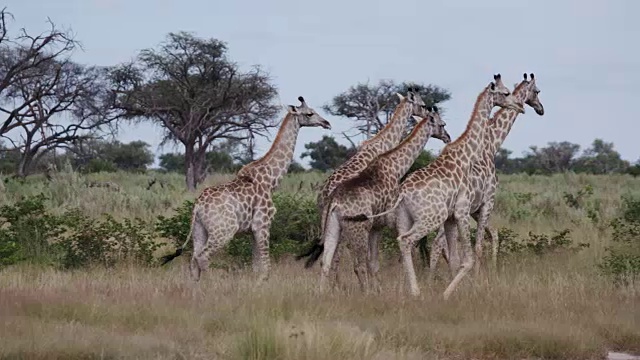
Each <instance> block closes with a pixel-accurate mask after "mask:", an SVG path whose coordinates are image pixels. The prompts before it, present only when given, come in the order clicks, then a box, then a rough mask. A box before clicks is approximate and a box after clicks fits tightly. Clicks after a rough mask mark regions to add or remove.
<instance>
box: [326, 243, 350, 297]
mask: <svg viewBox="0 0 640 360" xmlns="http://www.w3.org/2000/svg"><path fill="white" fill-rule="evenodd" d="M347 250H348V249H347V248H346V247H345V246H340V243H338V245H337V246H336V250H335V252H334V253H333V261H332V262H331V271H330V274H331V275H330V276H331V277H332V279H331V287H332V288H333V289H335V288H336V287H339V286H341V285H342V284H341V283H340V258H341V257H342V254H343V253H344V252H345V251H347Z"/></svg>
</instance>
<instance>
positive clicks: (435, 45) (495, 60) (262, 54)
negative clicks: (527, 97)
mask: <svg viewBox="0 0 640 360" xmlns="http://www.w3.org/2000/svg"><path fill="white" fill-rule="evenodd" d="M7 10H8V11H10V12H12V13H13V14H14V16H15V18H16V21H15V23H14V25H13V26H14V27H15V26H20V27H26V28H27V29H28V30H29V31H41V30H44V29H45V26H46V24H45V20H46V18H47V16H48V17H50V18H51V19H52V20H53V21H54V22H56V23H57V24H58V25H61V26H66V27H70V28H72V29H73V30H74V32H75V33H76V34H77V37H78V39H79V40H81V41H82V43H83V45H84V48H85V50H84V52H78V53H77V54H76V55H75V60H76V61H78V62H81V63H87V64H98V65H111V64H116V63H119V62H123V61H127V60H130V59H131V58H132V57H133V56H134V55H135V54H136V53H137V51H139V50H140V49H143V48H148V47H154V46H156V45H157V44H158V43H159V42H161V41H162V40H164V38H165V35H166V34H167V33H168V32H171V31H180V30H184V31H192V32H195V33H196V34H197V35H198V36H201V37H215V38H217V39H220V40H223V41H226V42H227V43H228V45H229V55H230V56H231V57H232V59H233V60H235V61H237V62H238V63H240V64H241V65H242V66H246V67H248V66H250V65H252V64H261V65H263V66H264V68H265V69H266V70H268V71H270V72H271V74H272V76H273V77H274V79H275V82H276V85H277V86H278V88H279V92H280V101H281V102H282V103H283V104H297V101H296V98H297V97H298V96H299V95H303V96H304V97H305V99H306V100H307V102H308V103H309V104H310V105H311V106H313V107H316V108H317V109H319V108H320V106H321V105H322V104H325V103H327V102H329V101H330V99H331V98H332V96H334V95H336V94H338V93H339V92H341V91H344V90H346V89H347V88H348V87H349V86H351V85H353V84H355V83H357V82H359V81H367V79H369V80H371V81H372V82H377V81H378V80H379V79H383V78H391V79H395V80H396V81H416V82H425V83H432V84H436V85H439V86H442V87H444V88H447V89H448V90H449V91H451V93H452V99H451V100H450V101H448V102H446V103H444V104H443V107H444V108H446V110H447V112H446V118H445V120H446V121H447V123H448V130H449V132H450V133H451V135H452V137H454V138H455V137H457V136H458V135H459V134H460V133H461V132H462V130H463V129H464V127H465V125H466V122H467V121H468V119H469V115H470V111H471V109H472V107H473V103H474V101H475V98H476V96H477V95H478V93H479V91H481V89H482V88H483V87H484V86H485V85H486V84H487V83H488V82H489V81H490V80H491V79H492V74H493V73H496V72H500V73H502V75H503V78H504V80H505V83H506V84H508V85H509V86H511V85H513V84H514V83H516V82H518V81H519V80H520V79H521V76H522V73H523V72H527V73H529V72H533V73H535V75H536V78H537V81H538V86H539V87H540V89H541V90H542V92H541V94H540V98H541V100H542V102H543V104H544V106H545V115H544V116H543V117H539V116H537V115H536V114H535V113H534V112H533V111H532V109H531V108H527V113H526V114H525V115H521V116H520V117H519V118H518V120H517V123H516V125H515V126H514V128H513V130H512V131H511V134H510V135H509V138H507V141H506V142H505V144H504V146H505V147H506V148H508V149H511V150H513V151H514V155H516V156H520V154H521V153H522V152H523V151H526V150H527V149H528V147H529V145H538V146H544V145H545V144H546V143H547V142H549V141H563V140H567V141H570V142H574V143H578V144H580V145H581V146H582V148H583V149H584V148H586V147H587V146H589V145H590V143H591V141H592V140H593V139H594V138H596V137H600V138H603V139H604V140H606V141H612V142H614V143H615V146H616V149H617V150H618V151H619V152H620V153H621V154H622V156H623V157H624V158H625V159H627V160H631V161H635V160H637V159H638V158H639V157H640V149H639V147H638V130H637V129H638V127H637V125H636V121H640V110H639V108H638V103H636V102H638V101H640V91H639V90H638V89H639V88H640V47H638V45H637V42H638V41H639V40H638V39H640V22H639V21H637V15H638V14H640V1H635V0H612V1H602V0H600V1H595V0H575V1H569V0H553V1H550V0H549V1H545V0H537V1H522V0H520V1H514V0H483V1H478V0H458V1H455V0H446V1H445V0H441V1H417V0H415V1H411V0H394V1H391V0H389V1H375V0H350V1H346V0H341V1H338V0H322V1H313V2H305V1H300V0H296V1H293V0H271V1H267V0H264V1H256V0H254V1H241V0H236V1H233V0H229V1H226V2H221V1H205V0H182V1H175V0H155V1H153V0H129V1H125V0H55V1H52V0H9V1H8V4H7ZM283 114H284V113H283ZM327 119H328V120H329V121H330V122H331V123H332V125H333V130H331V131H328V130H323V129H319V128H318V129H316V128H311V129H310V128H303V129H302V130H301V132H300V136H299V137H298V143H297V147H296V155H295V158H296V159H297V160H299V158H298V157H299V155H300V154H301V153H302V152H303V151H304V144H305V143H307V142H310V141H316V140H319V139H320V138H321V137H322V135H325V134H334V135H335V136H336V138H339V141H341V142H344V140H343V139H341V137H340V135H339V134H340V132H341V131H343V130H346V129H348V128H349V127H350V126H351V124H350V121H349V120H348V119H343V118H336V117H330V116H327ZM127 130H129V131H128V132H127V133H126V134H122V135H121V136H120V139H121V140H122V141H131V140H136V139H142V140H145V141H147V142H148V143H150V144H151V145H152V148H153V150H154V151H156V152H167V151H172V150H173V149H172V148H165V149H159V148H158V144H159V140H160V134H161V131H160V130H159V129H154V128H153V127H152V126H149V125H147V126H144V125H143V126H138V127H133V128H131V127H129V128H127ZM258 145H259V150H260V154H262V153H264V151H266V150H267V149H268V146H269V142H267V141H261V142H259V144H258ZM441 147H442V143H441V142H440V141H438V140H435V139H432V140H430V142H429V144H427V148H428V149H435V150H439V149H441ZM303 163H305V164H306V163H307V161H304V162H303Z"/></svg>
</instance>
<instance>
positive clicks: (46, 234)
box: [0, 194, 65, 266]
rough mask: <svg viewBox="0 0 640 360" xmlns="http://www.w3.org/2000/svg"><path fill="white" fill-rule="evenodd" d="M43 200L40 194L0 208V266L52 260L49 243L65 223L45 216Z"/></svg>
mask: <svg viewBox="0 0 640 360" xmlns="http://www.w3.org/2000/svg"><path fill="white" fill-rule="evenodd" d="M45 201H46V198H45V197H44V195H42V194H40V195H36V196H33V197H25V198H23V199H21V200H20V201H18V202H16V203H15V204H14V205H4V206H2V207H0V266H6V265H11V264H15V263H17V262H20V261H25V260H28V261H30V262H34V263H45V264H46V263H51V262H52V261H54V260H55V258H56V255H57V253H56V251H55V249H54V247H53V246H52V243H54V242H55V240H56V239H57V238H58V237H59V236H60V235H61V234H62V233H63V232H64V231H65V227H64V224H65V221H64V219H63V218H62V217H59V216H54V215H51V214H49V213H47V211H46V209H45Z"/></svg>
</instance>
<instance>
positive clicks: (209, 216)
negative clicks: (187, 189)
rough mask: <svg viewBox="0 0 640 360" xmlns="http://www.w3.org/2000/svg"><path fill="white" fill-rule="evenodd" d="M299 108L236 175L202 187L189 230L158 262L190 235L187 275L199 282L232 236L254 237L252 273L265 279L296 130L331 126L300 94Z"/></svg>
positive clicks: (293, 108) (292, 110)
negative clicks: (276, 197) (277, 195)
mask: <svg viewBox="0 0 640 360" xmlns="http://www.w3.org/2000/svg"><path fill="white" fill-rule="evenodd" d="M298 100H299V101H300V106H294V105H289V106H287V114H286V115H285V117H284V120H283V121H282V125H280V130H279V131H278V135H277V136H276V138H275V140H274V141H273V144H272V145H271V148H270V149H269V151H268V152H267V153H266V154H265V155H264V156H263V157H262V158H260V159H258V160H255V161H253V162H251V163H249V164H247V165H245V166H244V167H243V168H242V169H240V170H239V171H238V173H237V174H236V177H235V179H233V180H231V181H230V182H228V183H224V184H219V185H214V186H210V187H207V188H206V189H204V190H203V191H202V193H201V194H200V196H198V198H197V199H196V202H195V205H194V208H193V213H192V217H191V229H190V231H189V234H188V235H187V239H186V241H185V242H184V244H183V245H182V246H181V247H180V248H178V250H177V251H176V252H175V253H174V254H171V255H168V256H166V257H165V258H164V261H163V264H166V263H167V262H169V261H171V260H172V259H173V258H175V257H176V256H178V255H180V254H181V253H182V251H183V249H184V248H185V246H186V245H187V243H188V242H189V239H190V238H191V237H193V256H192V258H191V265H190V270H191V276H192V278H193V279H194V280H195V281H198V280H200V273H201V272H202V271H203V270H206V269H207V268H208V264H209V258H210V257H211V255H212V254H214V253H215V252H217V251H219V250H220V249H222V248H223V247H224V246H225V245H226V244H227V243H228V242H229V241H230V240H231V239H232V238H233V236H234V235H235V234H236V233H239V232H247V231H251V232H252V233H253V237H254V240H253V270H254V271H255V272H258V273H259V280H266V279H267V277H268V273H269V268H270V259H269V228H270V226H271V221H272V219H273V216H274V215H275V213H276V208H275V207H274V205H273V201H272V192H273V191H274V189H276V188H277V187H278V185H279V183H280V180H281V179H282V177H283V176H284V175H285V174H286V173H287V169H288V167H289V165H290V163H291V160H292V159H293V151H294V148H295V144H296V139H297V137H298V132H299V130H300V128H301V127H322V128H324V129H331V124H329V122H328V121H327V120H325V119H324V118H323V117H322V116H320V115H319V114H318V113H317V112H316V111H315V110H314V109H312V108H310V107H309V106H308V105H307V103H306V102H305V100H304V98H303V97H302V96H300V97H298Z"/></svg>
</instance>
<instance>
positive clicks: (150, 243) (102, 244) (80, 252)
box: [58, 211, 159, 268]
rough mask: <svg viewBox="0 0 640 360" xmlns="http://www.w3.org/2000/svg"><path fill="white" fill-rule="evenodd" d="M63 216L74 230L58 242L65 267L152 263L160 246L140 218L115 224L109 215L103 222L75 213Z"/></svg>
mask: <svg viewBox="0 0 640 360" xmlns="http://www.w3.org/2000/svg"><path fill="white" fill-rule="evenodd" d="M65 217H66V219H67V221H72V222H73V224H74V225H73V230H74V231H73V232H72V233H71V234H70V235H69V236H67V237H64V238H63V239H62V240H61V241H60V242H59V243H58V246H59V247H60V248H61V249H62V253H63V256H62V259H61V265H62V266H63V267H64V268H79V267H86V266H96V265H101V266H105V267H112V266H114V265H116V264H118V263H135V264H138V265H147V266H149V265H152V264H154V263H155V259H154V257H153V252H154V251H155V250H156V248H157V247H158V246H159V245H158V244H157V243H156V242H155V241H154V236H153V233H151V232H149V231H148V230H147V229H146V224H145V223H143V222H142V221H141V220H140V219H134V220H130V219H124V221H123V222H118V221H116V220H115V219H114V218H113V217H112V216H111V215H105V219H104V220H101V221H95V220H93V219H90V218H87V217H84V216H83V215H81V214H80V213H78V212H77V211H74V212H71V213H68V214H66V215H65Z"/></svg>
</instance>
